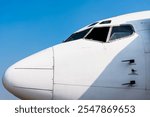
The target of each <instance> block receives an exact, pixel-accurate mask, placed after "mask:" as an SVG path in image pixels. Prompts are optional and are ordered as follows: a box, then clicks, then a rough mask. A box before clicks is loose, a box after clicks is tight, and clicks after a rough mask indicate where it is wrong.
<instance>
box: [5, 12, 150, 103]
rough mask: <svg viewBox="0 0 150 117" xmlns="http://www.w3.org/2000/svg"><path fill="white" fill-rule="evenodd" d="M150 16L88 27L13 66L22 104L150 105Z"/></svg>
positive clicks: (11, 79) (9, 77)
mask: <svg viewBox="0 0 150 117" xmlns="http://www.w3.org/2000/svg"><path fill="white" fill-rule="evenodd" d="M149 70H150V11H143V12H136V13H130V14H126V15H121V16H117V17H113V18H109V19H105V20H101V21H98V22H96V23H94V24H90V25H88V26H85V27H84V28H82V29H80V30H78V31H77V32H75V33H74V34H73V35H72V36H71V37H69V38H68V39H67V40H66V41H64V42H63V43H61V44H58V45H55V46H53V47H50V48H47V49H45V50H42V51H40V52H38V53H35V54H33V55H31V56H29V57H27V58H25V59H23V60H21V61H19V62H17V63H15V64H14V65H12V66H10V67H9V68H8V69H7V70H6V72H5V74H4V77H3V84H4V86H5V88H6V89H7V90H8V91H10V92H11V93H12V94H13V95H15V96H17V97H18V98H20V99H40V100H44V99H50V100H58V99H61V100H65V99H69V100H70V99H71V100H72V99H73V100H76V99H81V100H84V99H85V100H86V99H88V100H95V99H96V100H99V99H106V100H107V99H108V100H115V99H123V100H124V99H125V100H128V99H130V100H132V99H150V72H149Z"/></svg>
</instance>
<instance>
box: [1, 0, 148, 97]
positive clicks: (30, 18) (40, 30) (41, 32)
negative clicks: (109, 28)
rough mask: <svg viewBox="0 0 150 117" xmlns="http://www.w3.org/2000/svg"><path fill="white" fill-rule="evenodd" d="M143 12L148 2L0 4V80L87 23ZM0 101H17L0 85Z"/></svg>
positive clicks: (16, 0)
mask: <svg viewBox="0 0 150 117" xmlns="http://www.w3.org/2000/svg"><path fill="white" fill-rule="evenodd" d="M143 10H150V1H149V0H0V80H1V78H2V76H3V74H4V71H5V70H6V69H7V67H9V66H10V65H12V64H13V63H15V62H16V61H18V60H20V59H22V58H24V57H26V56H29V55H31V54H33V53H35V52H38V51H40V50H42V49H45V48H47V47H49V46H53V45H55V44H58V43H60V42H62V40H64V39H66V38H67V37H68V36H69V35H70V34H71V33H72V32H74V31H76V30H77V29H79V28H82V27H83V26H85V25H87V24H89V23H92V22H95V21H97V20H101V19H104V18H109V17H112V16H117V15H121V14H125V13H130V12H137V11H143ZM0 99H17V98H16V97H14V96H13V95H11V94H10V93H9V92H8V91H6V90H5V89H4V87H3V85H2V83H1V82H0Z"/></svg>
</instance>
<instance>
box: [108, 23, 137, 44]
mask: <svg viewBox="0 0 150 117" xmlns="http://www.w3.org/2000/svg"><path fill="white" fill-rule="evenodd" d="M119 26H130V27H131V28H132V31H133V33H132V34H131V35H129V36H125V37H121V38H118V39H114V40H110V38H111V33H112V30H113V27H119ZM134 34H135V30H134V27H133V26H132V25H131V24H121V25H114V26H110V32H109V34H108V36H109V37H108V38H107V43H111V42H114V41H117V40H121V39H124V38H128V37H131V36H133V35H134Z"/></svg>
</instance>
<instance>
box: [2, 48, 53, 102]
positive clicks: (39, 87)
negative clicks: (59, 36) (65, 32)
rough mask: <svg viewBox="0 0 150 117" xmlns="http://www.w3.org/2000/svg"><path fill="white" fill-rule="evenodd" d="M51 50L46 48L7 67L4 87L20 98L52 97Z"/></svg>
mask: <svg viewBox="0 0 150 117" xmlns="http://www.w3.org/2000/svg"><path fill="white" fill-rule="evenodd" d="M53 64H54V63H53V50H52V48H48V49H46V50H43V51H41V52H39V53H36V54H34V55H31V56H29V57H27V58H25V59H23V60H21V61H19V62H17V63H16V64H14V65H12V66H11V67H9V68H8V69H7V70H6V72H5V74H4V76H3V85H4V87H5V88H6V89H7V90H8V91H9V92H11V93H12V94H14V95H15V96H17V97H18V98H20V99H52V91H53V76H54V75H53V72H54V71H53V70H54V69H53Z"/></svg>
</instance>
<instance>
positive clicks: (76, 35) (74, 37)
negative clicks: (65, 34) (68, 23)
mask: <svg viewBox="0 0 150 117" xmlns="http://www.w3.org/2000/svg"><path fill="white" fill-rule="evenodd" d="M90 29H91V28H89V29H86V30H84V31H80V32H77V33H74V34H72V35H71V36H70V37H69V38H68V39H66V40H65V41H64V42H68V41H74V40H77V39H81V38H84V37H85V35H86V34H87V33H88V32H89V31H90Z"/></svg>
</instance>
